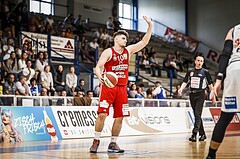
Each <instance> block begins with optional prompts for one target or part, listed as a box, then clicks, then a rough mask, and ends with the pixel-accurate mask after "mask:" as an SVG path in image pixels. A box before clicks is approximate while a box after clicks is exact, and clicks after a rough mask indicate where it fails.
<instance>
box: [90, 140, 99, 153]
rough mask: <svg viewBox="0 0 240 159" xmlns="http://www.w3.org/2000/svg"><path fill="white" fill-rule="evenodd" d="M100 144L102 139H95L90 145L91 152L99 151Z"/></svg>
mask: <svg viewBox="0 0 240 159" xmlns="http://www.w3.org/2000/svg"><path fill="white" fill-rule="evenodd" d="M99 144H100V140H97V139H94V140H93V144H92V146H91V147H90V152H91V153H97V149H98V146H99Z"/></svg>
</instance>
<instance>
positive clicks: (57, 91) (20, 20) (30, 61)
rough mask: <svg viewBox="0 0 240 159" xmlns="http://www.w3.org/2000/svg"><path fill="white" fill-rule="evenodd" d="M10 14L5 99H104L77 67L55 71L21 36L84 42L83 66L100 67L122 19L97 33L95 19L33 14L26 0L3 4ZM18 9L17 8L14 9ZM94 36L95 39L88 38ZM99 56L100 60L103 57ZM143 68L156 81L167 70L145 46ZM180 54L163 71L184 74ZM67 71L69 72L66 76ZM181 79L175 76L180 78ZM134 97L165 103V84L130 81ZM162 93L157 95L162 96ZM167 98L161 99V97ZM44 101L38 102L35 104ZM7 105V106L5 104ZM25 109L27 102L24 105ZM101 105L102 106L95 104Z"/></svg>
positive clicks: (0, 61) (3, 38)
mask: <svg viewBox="0 0 240 159" xmlns="http://www.w3.org/2000/svg"><path fill="white" fill-rule="evenodd" d="M1 5H2V6H3V8H5V10H3V11H2V21H1V29H0V55H1V56H0V57H1V58H0V65H1V69H0V71H1V72H0V86H1V87H2V88H3V89H2V90H3V91H2V94H4V95H21V96H63V97H65V96H71V97H74V98H75V97H89V98H84V99H82V100H79V99H78V100H74V101H70V100H68V101H67V105H69V106H70V105H76V104H77V105H80V104H83V105H84V104H86V105H88V104H89V101H90V100H91V97H93V96H94V97H98V95H99V89H100V88H99V85H97V86H96V87H95V88H94V90H93V91H90V90H89V91H85V90H84V80H83V79H80V80H79V79H78V78H79V77H77V75H76V73H75V68H74V66H70V67H69V69H68V71H66V69H67V68H65V67H64V65H62V64H59V65H57V67H54V66H53V65H52V63H51V60H49V57H48V56H49V54H48V52H47V51H38V52H36V50H33V49H32V43H31V42H29V41H25V42H24V43H23V44H22V45H19V44H21V43H20V42H19V41H18V40H19V37H18V36H19V31H27V32H33V33H41V34H50V35H54V36H60V37H65V38H75V40H77V41H78V43H77V45H78V46H77V48H78V52H79V55H80V59H79V60H80V61H81V62H86V61H88V62H95V61H96V59H95V58H96V49H97V48H98V49H100V50H98V52H100V51H101V50H103V49H106V48H108V47H111V46H112V42H113V38H112V35H113V33H114V32H115V31H117V30H118V29H121V23H120V22H119V21H118V18H117V17H114V18H113V17H109V18H108V19H107V21H106V25H105V27H99V28H97V29H94V30H93V29H92V28H91V27H90V19H89V18H86V20H82V15H78V16H77V17H76V18H74V16H73V14H68V15H67V16H66V17H65V18H64V19H63V20H62V21H59V22H56V21H55V20H54V17H53V16H52V15H44V14H35V13H30V12H29V11H28V10H27V8H28V7H27V4H26V1H25V0H23V1H22V2H20V3H18V4H17V5H13V4H11V2H10V1H7V0H3V3H2V4H1ZM14 6H15V7H14ZM88 31H91V32H92V33H93V34H92V36H91V37H88V36H86V35H85V33H86V32H88ZM141 38H142V34H141V33H139V34H138V35H137V36H136V37H134V38H133V39H131V40H129V43H130V44H132V43H136V42H138V41H140V40H141ZM97 56H98V55H97ZM139 56H140V58H141V59H140V65H141V66H143V67H144V68H146V69H149V72H150V73H151V74H152V76H154V77H155V76H158V77H161V70H162V68H160V67H159V65H160V63H159V62H158V61H157V57H156V56H157V53H156V51H155V48H154V47H151V48H150V50H149V51H148V48H147V47H145V48H144V49H143V50H141V51H140V52H139ZM179 56H180V55H179V53H176V57H174V58H171V57H170V55H168V57H167V58H166V61H165V62H164V63H163V67H165V68H169V67H172V68H173V69H174V71H175V70H177V71H182V70H183V66H184V62H183V61H181V58H180V57H179ZM64 72H67V73H64ZM174 78H175V75H174ZM128 86H129V87H128V88H129V90H127V91H128V93H129V98H147V99H152V98H157V99H165V98H166V93H165V90H164V88H163V87H162V86H161V83H160V82H159V81H158V82H156V83H155V87H150V88H148V90H147V91H145V90H144V89H145V88H144V85H143V84H139V85H138V86H137V85H136V84H135V83H131V82H129V85H128ZM156 90H157V92H156ZM159 94H161V95H159ZM0 102H2V104H3V105H13V100H11V99H10V100H2V101H0ZM38 102H39V101H37V100H34V105H38V104H39V103H38ZM0 104H1V103H0ZM19 104H21V103H19ZM63 104H66V103H64V101H63V98H60V99H59V100H58V101H57V105H63ZM95 104H96V103H95ZM42 105H51V100H49V99H46V100H44V102H43V103H42Z"/></svg>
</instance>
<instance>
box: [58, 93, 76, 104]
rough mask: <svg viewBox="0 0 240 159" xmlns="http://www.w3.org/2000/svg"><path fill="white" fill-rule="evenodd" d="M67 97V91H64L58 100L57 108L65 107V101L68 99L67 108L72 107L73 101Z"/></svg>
mask: <svg viewBox="0 0 240 159" xmlns="http://www.w3.org/2000/svg"><path fill="white" fill-rule="evenodd" d="M66 97H67V92H66V91H65V90H62V92H61V96H60V97H59V99H58V100H57V104H56V105H57V106H65V103H64V100H65V99H66V105H67V106H72V100H71V99H69V98H66Z"/></svg>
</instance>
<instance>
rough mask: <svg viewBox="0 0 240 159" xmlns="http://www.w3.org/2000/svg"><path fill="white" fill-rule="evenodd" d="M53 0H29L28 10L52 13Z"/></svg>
mask: <svg viewBox="0 0 240 159" xmlns="http://www.w3.org/2000/svg"><path fill="white" fill-rule="evenodd" d="M53 3H54V0H30V12H35V13H43V14H52V15H54V10H53V8H54V6H53V5H54V4H53Z"/></svg>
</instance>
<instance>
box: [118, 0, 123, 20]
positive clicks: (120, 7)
mask: <svg viewBox="0 0 240 159" xmlns="http://www.w3.org/2000/svg"><path fill="white" fill-rule="evenodd" d="M122 6H123V5H122V3H119V6H118V7H119V13H118V15H119V17H122V16H123V10H122V9H123V7H122Z"/></svg>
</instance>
